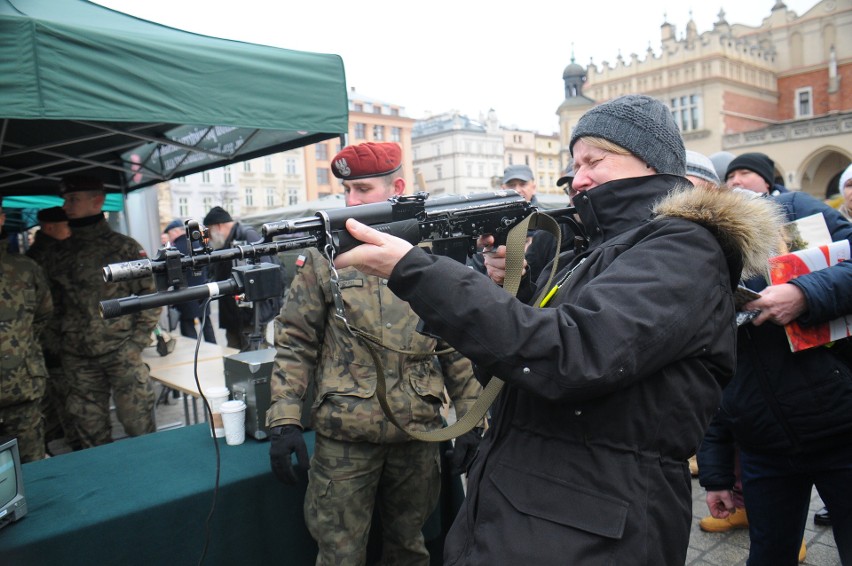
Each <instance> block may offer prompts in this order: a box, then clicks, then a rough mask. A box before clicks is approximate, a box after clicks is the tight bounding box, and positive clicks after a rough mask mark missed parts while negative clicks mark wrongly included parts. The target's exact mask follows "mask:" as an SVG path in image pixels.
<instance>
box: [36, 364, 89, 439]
mask: <svg viewBox="0 0 852 566" xmlns="http://www.w3.org/2000/svg"><path fill="white" fill-rule="evenodd" d="M47 374H48V376H47V390H46V391H45V393H44V397H43V398H42V400H41V412H42V414H43V415H44V441H45V443H48V442H50V441H52V440H57V439H59V438H64V439H65V443H66V444H67V445H68V446H70V447H71V448H72V449H74V450H78V449H79V448H80V441H79V440H78V439H77V433H76V431H75V430H74V427H73V426H72V420H71V415H69V414H68V410H67V409H66V408H65V400H66V399H68V391H69V386H68V380H67V379H66V378H65V372H64V371H63V370H62V366H58V367H48V368H47Z"/></svg>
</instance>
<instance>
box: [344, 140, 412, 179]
mask: <svg viewBox="0 0 852 566" xmlns="http://www.w3.org/2000/svg"><path fill="white" fill-rule="evenodd" d="M401 166H402V150H401V149H400V148H399V145H397V144H395V143H373V142H367V143H362V144H358V145H350V146H348V147H344V148H343V149H342V150H341V151H340V153H338V154H337V155H335V156H334V159H332V160H331V172H332V173H334V176H335V177H337V178H338V179H343V180H344V181H353V180H355V179H367V178H369V177H381V176H383V175H389V174H391V173H393V172H394V171H397V170H399V168H400V167H401Z"/></svg>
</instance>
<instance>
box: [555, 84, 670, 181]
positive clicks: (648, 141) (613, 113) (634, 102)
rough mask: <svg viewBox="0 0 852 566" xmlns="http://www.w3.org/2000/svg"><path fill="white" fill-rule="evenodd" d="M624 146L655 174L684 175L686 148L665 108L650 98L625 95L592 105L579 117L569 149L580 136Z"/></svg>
mask: <svg viewBox="0 0 852 566" xmlns="http://www.w3.org/2000/svg"><path fill="white" fill-rule="evenodd" d="M586 136H590V137H596V138H603V139H605V140H607V141H611V142H612V143H614V144H616V145H618V146H621V147H623V148H624V149H626V150H627V151H629V152H630V153H632V154H633V155H635V156H636V157H638V158H639V159H641V160H642V161H644V162H645V163H647V164H648V165H650V166H651V167H653V168H654V169H655V170H656V171H657V173H668V174H671V175H680V176H683V175H685V174H686V149H685V148H684V146H683V138H682V137H681V135H680V130H679V129H678V127H677V124H675V121H674V119H673V118H672V115H671V111H670V110H669V109H668V107H667V106H666V105H665V104H663V103H662V102H660V101H659V100H656V99H654V98H651V97H650V96H645V95H642V94H628V95H625V96H620V97H618V98H616V99H613V100H610V101H608V102H604V103H603V104H600V105H598V106H595V107H594V108H592V109H591V110H589V111H588V112H586V113H585V114H583V116H582V117H581V118H580V120H579V121H578V122H577V126H576V127H575V128H574V132H573V133H572V134H571V143H570V145H569V146H568V148H569V149H570V150H571V153H572V155H573V152H574V143H575V142H576V141H577V140H578V139H580V138H582V137H586Z"/></svg>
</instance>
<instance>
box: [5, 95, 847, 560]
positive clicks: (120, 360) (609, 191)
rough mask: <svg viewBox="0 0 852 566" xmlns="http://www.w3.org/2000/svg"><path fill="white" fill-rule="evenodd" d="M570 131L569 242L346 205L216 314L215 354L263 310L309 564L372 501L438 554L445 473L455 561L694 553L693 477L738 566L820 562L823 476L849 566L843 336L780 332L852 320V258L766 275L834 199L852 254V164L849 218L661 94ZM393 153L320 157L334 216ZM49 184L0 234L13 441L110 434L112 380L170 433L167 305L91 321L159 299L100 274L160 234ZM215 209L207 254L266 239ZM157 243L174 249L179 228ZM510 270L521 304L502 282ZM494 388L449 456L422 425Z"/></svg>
mask: <svg viewBox="0 0 852 566" xmlns="http://www.w3.org/2000/svg"><path fill="white" fill-rule="evenodd" d="M569 148H570V153H571V162H570V164H569V166H568V168H566V170H565V171H564V174H563V175H562V177H561V178H560V179H559V185H560V186H562V187H563V188H564V189H565V192H566V194H567V195H568V199H569V201H570V203H571V205H572V206H573V207H574V209H575V217H574V219H575V220H576V221H577V222H578V223H579V225H581V226H582V232H581V233H573V232H572V231H570V229H569V231H568V233H563V234H562V245H561V253H560V254H559V255H558V256H557V255H556V245H555V244H556V241H555V240H554V238H553V235H552V234H550V233H544V232H543V231H530V232H529V233H528V234H527V238H526V242H525V243H524V256H525V260H524V261H523V265H520V266H517V265H514V264H512V263H507V250H506V248H505V246H497V245H496V244H495V241H494V239H493V238H492V237H491V236H488V235H486V236H482V237H480V239H479V241H478V242H477V247H478V249H479V250H480V252H479V253H478V254H477V255H476V256H475V257H474V258H472V259H471V261H470V262H468V265H464V264H461V263H459V262H456V261H453V260H451V259H449V258H445V257H441V256H438V255H433V254H431V253H429V250H428V249H427V248H425V247H424V246H416V245H412V244H410V243H408V242H406V241H404V240H402V239H399V238H396V237H394V236H392V235H389V234H387V233H384V232H381V231H377V230H374V229H372V228H370V227H369V226H366V225H364V224H361V223H359V222H357V221H356V220H354V219H349V220H348V221H347V225H346V226H347V229H348V230H349V232H350V233H351V234H352V235H353V236H354V237H355V238H357V239H358V240H360V241H362V242H363V244H362V245H360V246H357V247H355V248H354V249H352V250H350V251H347V252H346V253H343V254H340V255H336V256H335V255H334V254H331V253H329V251H328V250H318V249H312V248H311V249H306V250H305V251H304V253H303V255H302V256H300V257H299V259H298V261H297V262H296V271H295V276H294V278H293V281H292V284H291V286H290V288H289V292H288V294H287V296H286V299H285V300H283V301H282V300H281V299H277V298H275V299H270V301H268V302H265V303H258V304H256V305H254V309H253V310H252V311H246V310H241V309H240V307H239V306H238V305H237V304H236V303H234V304H231V303H224V302H223V303H220V309H219V313H220V314H219V316H220V323H221V324H222V326H223V328H225V329H226V336H227V342H228V345H229V346H233V347H236V348H240V349H243V350H244V349H247V348H251V347H254V346H256V342H257V340H258V338H257V334H258V325H265V324H266V323H268V322H269V321H270V320H272V319H273V318H274V347H275V348H276V358H275V366H274V371H273V376H272V380H271V391H272V402H271V406H270V408H269V410H268V412H267V415H266V424H267V426H268V427H269V431H270V432H269V436H270V449H269V456H270V466H271V469H272V472H273V473H274V475H275V476H276V477H277V478H278V479H279V480H280V481H281V482H282V483H283V484H286V485H292V484H295V483H297V482H301V481H307V494H306V497H305V503H304V511H303V512H304V516H305V522H306V525H307V527H308V530H309V532H310V533H311V536H313V538H314V539H315V540H316V542H317V544H318V549H319V553H318V558H317V564H332V563H333V564H343V565H346V564H353V565H356V564H364V563H365V560H366V558H365V557H366V547H367V539H368V535H369V531H370V527H371V524H372V518H373V514H374V512H376V513H378V514H379V516H380V517H381V528H382V532H381V539H382V552H383V555H382V563H383V564H399V565H413V564H424V565H425V564H429V563H430V557H429V553H428V552H427V550H426V547H425V545H424V540H423V536H422V528H423V525H424V524H425V522H426V520H427V518H428V517H429V515H430V514H431V513H432V511H433V509H434V508H435V506H436V504H437V500H438V493H439V490H440V474H441V466H442V465H450V466H451V467H452V472H453V473H456V474H465V476H466V478H467V494H466V498H465V501H464V503H463V505H462V508H461V510H460V511H459V513H458V516H457V517H456V518H455V521H454V522H453V525H452V528H451V529H450V531H449V533H448V535H447V538H446V540H445V543H444V556H443V559H444V563H445V564H448V565H451V564H459V565H461V564H471V565H472V564H556V563H559V564H565V563H567V564H598V563H619V564H620V563H625V564H648V565H651V564H653V565H659V564H667V565H672V566H681V565H682V564H684V563H685V561H686V554H687V547H688V543H689V536H690V527H691V522H692V494H691V481H690V475H693V476H696V475H697V477H698V481H699V483H700V485H701V486H702V487H703V488H704V489H705V491H706V502H707V506H708V511H709V515H708V516H707V517H705V518H704V519H702V520H701V521H700V527H701V528H702V529H704V530H706V531H709V532H721V531H727V530H730V529H735V528H747V529H748V531H749V540H750V548H749V559H748V564H749V565H750V566H777V565H780V566H784V565H793V564H796V563H797V562H801V561H802V560H804V558H805V556H806V553H807V548H806V545H805V543H804V540H803V535H804V529H805V525H806V522H807V521H808V510H809V505H810V498H811V493H812V490H813V488H814V487H815V488H816V490H817V492H818V493H819V495H820V497H821V498H822V501H823V502H824V504H825V506H826V509H825V510H823V511H822V512H821V513H820V515H819V516H818V517H817V518H816V519H815V520H817V521H818V522H819V523H820V524H830V526H831V528H832V529H833V532H834V537H835V541H836V545H837V550H838V553H839V555H840V560H841V562H842V563H843V564H848V565H852V498H849V496H848V494H847V493H846V491H845V490H846V487H847V486H848V485H852V349H850V344H847V342H848V340H839V341H836V342H833V343H827V344H825V345H822V346H818V347H814V348H810V349H807V350H803V351H798V352H795V353H794V352H793V351H792V350H791V348H790V345H789V342H788V338H787V334H786V332H785V326H786V325H788V324H789V323H791V322H794V321H795V322H796V323H798V324H800V325H801V326H802V327H803V328H809V327H813V326H815V325H821V324H825V323H828V322H830V321H833V320H835V319H838V318H841V317H843V316H845V315H848V314H852V262H848V261H841V262H838V263H836V264H834V265H830V266H828V267H826V268H824V269H819V270H814V271H812V272H810V273H806V274H802V275H799V276H797V277H794V278H792V279H790V280H789V281H786V282H775V283H773V284H770V283H769V282H768V281H767V279H766V273H767V268H768V265H769V261H770V258H772V257H773V256H777V255H780V254H783V253H787V252H789V251H791V249H790V247H789V238H787V239H785V234H786V233H787V232H786V230H787V229H786V228H785V225H787V224H789V223H791V222H795V221H797V220H800V219H803V218H812V217H821V218H822V219H823V220H824V224H825V228H826V232H827V233H828V234H829V236H830V240H831V241H834V242H840V241H850V242H852V223H850V213H849V211H850V210H852V165H850V166H849V167H848V168H847V169H846V170H845V171H844V172H842V174H841V175H840V177H839V182H838V187H837V189H838V190H837V192H838V193H839V194H840V195H841V197H842V203H841V204H840V205H839V208H834V207H832V206H830V205H829V204H826V202H823V201H822V200H819V199H816V198H814V197H812V196H810V195H808V194H805V193H804V192H801V191H791V190H788V189H787V188H785V187H784V186H783V184H782V183H779V182H778V179H777V177H776V170H775V165H774V162H773V160H772V159H771V157H770V156H768V155H765V154H763V153H756V152H748V153H743V154H740V155H732V154H730V153H727V152H719V153H717V154H714V155H710V156H705V155H703V154H701V153H698V152H695V151H690V150H687V149H686V147H685V145H684V141H683V138H682V136H681V134H680V131H679V129H678V127H677V125H676V124H675V122H674V120H673V119H672V116H671V112H670V110H669V108H667V107H666V106H665V105H664V104H662V103H661V102H659V101H657V100H656V99H654V98H651V97H647V96H643V95H626V96H622V97H619V98H616V99H614V100H611V101H608V102H605V103H603V104H600V105H597V106H595V107H593V108H592V109H591V110H589V111H588V112H587V113H586V114H584V115H583V116H582V117H581V118H580V119H579V121H578V122H577V123H576V125H575V127H574V129H573V131H572V135H571V139H570V145H569ZM402 161H403V160H402V155H401V149H400V147H399V145H398V144H395V143H372V142H370V143H362V144H358V145H352V146H347V147H344V148H343V149H342V150H341V151H340V153H339V154H338V155H336V156H335V157H334V158H333V159H332V161H331V168H332V173H333V175H334V176H335V177H337V178H338V179H339V180H340V182H341V183H342V185H343V187H344V194H345V198H346V206H358V205H361V204H368V203H375V202H381V201H384V200H387V199H388V198H390V197H392V196H395V195H402V194H404V193H405V191H406V183H405V174H404V170H403V166H402ZM503 187H504V188H506V189H511V190H516V191H517V192H518V193H519V194H521V195H523V196H524V198H525V199H526V200H528V201H530V202H532V203H533V204H535V199H536V197H535V191H536V184H535V176H534V174H533V172H532V170H531V168H530V167H529V166H528V165H512V166H509V167H507V168H506V170H505V172H504V177H503ZM61 190H62V196H63V197H64V199H65V205H64V206H63V207H62V208H56V209H49V210H45V211H42V213H40V215H39V222H40V225H41V231H40V232H39V233H38V235H37V237H36V240H35V244H34V245H33V247H32V249H31V250H30V253H29V255H30V258H27V257H23V256H14V254H9V253H8V252H6V251H5V249H0V274H2V277H0V336H2V342H0V354H2V357H3V359H2V375H0V377H2V383H1V384H2V393H3V396H2V398H0V399H2V404H0V432H9V431H11V432H14V433H16V434H18V436H19V440H20V442H21V446H22V451H21V453H22V455H24V458H25V460H33V459H38V458H39V457H41V456H43V454H44V446H45V440H46V439H49V438H50V437H51V436H52V435H56V434H63V435H64V436H65V438H66V439H67V440H68V441H69V442H72V443H74V445H75V446H79V447H88V446H95V445H98V444H103V443H105V442H108V441H109V440H110V438H109V435H110V428H109V399H110V397H112V398H113V399H114V402H115V407H116V413H117V416H118V418H119V420H120V421H121V422H122V424H123V425H124V427H125V429H126V430H127V431H128V433H129V434H131V435H137V434H144V433H146V432H151V431H152V430H153V429H154V423H153V419H152V409H153V390H152V387H151V382H150V379H149V376H148V374H147V369H146V367H145V366H144V364H143V363H142V362H141V359H140V351H141V349H142V348H143V347H145V346H146V345H148V344H149V343H150V332H151V330H152V329H153V327H154V325H155V324H156V321H157V317H158V314H159V313H158V312H156V311H142V312H140V313H138V314H135V315H128V316H123V317H118V318H116V319H111V320H104V319H102V318H101V317H100V316H99V315H98V312H97V303H98V301H100V300H103V299H106V298H110V297H119V296H127V295H130V294H141V293H146V292H151V291H152V290H153V281H147V280H137V281H134V282H128V283H122V284H111V285H109V286H105V285H104V284H103V282H102V280H101V278H100V268H101V267H102V266H103V265H106V264H108V263H112V262H116V261H125V260H128V259H132V258H135V257H140V255H144V251H143V250H142V248H141V246H139V244H138V243H137V242H135V241H134V240H132V239H131V238H128V237H126V236H122V235H121V234H118V233H116V232H115V231H113V230H112V229H111V228H110V227H109V225H108V224H107V222H106V220H105V219H104V216H103V213H102V206H103V196H104V192H103V187H102V185H100V184H99V182H98V181H97V180H94V179H90V178H86V177H72V178H67V179H65V180H64V181H63V183H62V188H61ZM2 220H3V215H2V208H0V224H2ZM203 224H204V225H205V226H206V227H207V228H208V229H209V234H210V241H211V243H212V244H213V246H214V247H215V248H222V247H228V246H231V245H233V244H234V243H235V242H238V241H248V242H252V241H257V240H260V236H259V234H258V233H257V232H256V231H255V230H254V229H253V228H251V227H249V226H245V225H242V224H240V222H238V221H235V220H234V219H233V218H232V217H231V215H230V214H229V213H228V212H227V211H225V210H224V209H222V208H221V207H215V208H213V209H211V210H210V211H209V212H208V214H207V215H206V216H205V218H204V220H203ZM564 226H566V227H568V226H570V225H564ZM164 235H165V237H164V242H165V241H168V245H173V246H175V247H177V248H178V249H181V250H182V251H184V253H186V252H187V250H188V247H187V246H188V243H187V241H186V240H187V238H186V234H185V231H184V225H183V221H181V220H175V221H173V222H171V223H169V224H168V225H167V226H166V229H165V231H164ZM572 243H573V244H574V245H571V244H572ZM269 260H270V261H275V258H269ZM552 266H555V271H554V272H555V276H552V275H551V271H552V270H551V267H552ZM232 267H233V266H231V265H230V264H221V265H220V264H217V265H215V266H214V267H213V268H211V273H209V274H206V275H204V276H202V277H203V278H209V279H212V280H221V279H226V278H227V277H229V275H230V273H231V269H232ZM511 270H518V271H517V273H515V272H512V271H511ZM507 275H511V276H512V280H514V281H517V280H520V286H519V289H518V291H517V293H516V294H511V293H507V292H505V290H504V289H502V288H501V286H502V285H503V284H504V282H505V281H507V280H508V277H507ZM96 276H97V277H96ZM448 290H451V292H448ZM742 296H748V298H747V299H745V300H742V301H740V300H738V298H739V297H742ZM223 301H224V299H223ZM231 301H233V298H231ZM200 309H201V305H200V304H190V305H187V306H186V308H185V309H184V310H181V332H182V334H184V335H186V336H193V337H195V336H197V330H196V326H195V324H196V322H198V321H201V320H205V319H206V320H207V321H208V322H209V316H208V314H209V313H208V314H205V313H203V312H202V311H201V310H200ZM184 311H185V312H184ZM424 328H426V329H428V332H425V331H423V329H424ZM353 329H357V332H354V331H353ZM201 332H202V333H203V334H204V337H205V339H207V340H208V341H211V342H213V341H215V336H214V333H213V329H212V327H211V326H202V327H201ZM492 380H499V382H500V383H501V384H502V389H501V390H500V393H499V395H498V396H497V398H496V400H495V402H494V403H493V405H492V406H491V408H490V411H489V413H488V414H487V417H486V418H484V419H483V420H481V421H480V422H478V423H475V426H471V428H470V430H469V431H467V432H464V434H462V435H461V436H459V437H458V438H457V439H456V441H455V446H454V449H453V451H452V455H451V458H450V459H448V460H447V459H446V456H447V455H446V454H443V455H442V454H441V452H440V449H439V444H438V443H436V442H428V441H424V440H421V439H415V438H413V437H412V436H411V433H417V434H419V433H424V432H428V431H434V430H438V429H440V428H442V426H444V424H445V420H446V417H447V414H448V413H447V412H446V407H447V406H450V405H451V406H452V407H453V408H454V410H455V415H456V417H459V418H460V417H462V416H463V415H465V414H466V413H467V412H468V411H469V410H470V409H471V407H472V406H473V405H474V401H475V400H476V398H477V397H478V396H479V395H480V394H481V392H482V391H483V388H484V387H486V386H489V385H490V384H492ZM379 383H381V384H383V385H385V387H380V386H379ZM495 383H496V382H495ZM382 405H387V406H388V407H389V408H390V412H391V414H392V418H391V417H390V416H388V415H387V414H386V413H385V410H384V409H383V406H382ZM306 427H310V428H311V429H312V430H313V431H314V432H315V434H316V436H315V438H316V444H315V448H314V451H313V454H312V455H310V456H309V454H308V450H307V446H306V443H305V440H304V437H303V433H304V430H305V428H306ZM45 430H47V433H46V432H45ZM442 458H444V460H445V461H444V462H443V464H442Z"/></svg>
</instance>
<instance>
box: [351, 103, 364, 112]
mask: <svg viewBox="0 0 852 566" xmlns="http://www.w3.org/2000/svg"><path fill="white" fill-rule="evenodd" d="M352 106H353V107H354V109H355V112H363V111H364V105H363V104H361V103H360V102H356V103H355V104H353V105H352Z"/></svg>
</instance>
